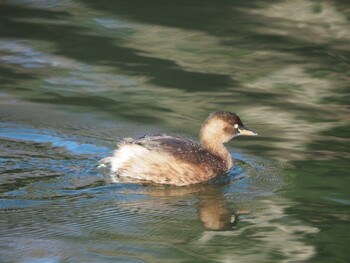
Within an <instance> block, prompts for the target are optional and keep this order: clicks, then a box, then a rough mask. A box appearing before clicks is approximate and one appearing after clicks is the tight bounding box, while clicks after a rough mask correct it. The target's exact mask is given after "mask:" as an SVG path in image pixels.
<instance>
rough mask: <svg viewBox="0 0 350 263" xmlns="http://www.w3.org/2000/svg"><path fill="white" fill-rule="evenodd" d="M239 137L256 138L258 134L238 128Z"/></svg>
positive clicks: (244, 128)
mask: <svg viewBox="0 0 350 263" xmlns="http://www.w3.org/2000/svg"><path fill="white" fill-rule="evenodd" d="M238 131H239V133H240V135H247V136H256V135H258V133H256V132H255V131H253V130H251V129H248V128H246V127H242V128H238Z"/></svg>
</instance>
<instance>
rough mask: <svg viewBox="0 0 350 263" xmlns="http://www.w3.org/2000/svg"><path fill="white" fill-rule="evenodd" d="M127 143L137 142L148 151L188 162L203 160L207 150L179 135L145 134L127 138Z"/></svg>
mask: <svg viewBox="0 0 350 263" xmlns="http://www.w3.org/2000/svg"><path fill="white" fill-rule="evenodd" d="M125 143H127V144H138V145H141V146H143V147H145V148H146V149H148V150H150V151H158V152H166V153H169V154H171V155H173V156H174V157H176V158H179V159H183V160H186V161H189V162H194V163H201V162H203V161H205V160H204V159H206V157H207V156H208V152H207V151H206V150H205V149H203V148H202V147H201V146H200V145H199V144H198V143H196V142H194V141H192V140H189V139H187V138H183V137H179V136H169V135H166V134H156V135H146V136H143V137H140V138H137V139H133V140H131V139H127V140H126V141H125Z"/></svg>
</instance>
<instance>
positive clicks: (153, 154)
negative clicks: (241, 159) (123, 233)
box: [100, 111, 257, 186]
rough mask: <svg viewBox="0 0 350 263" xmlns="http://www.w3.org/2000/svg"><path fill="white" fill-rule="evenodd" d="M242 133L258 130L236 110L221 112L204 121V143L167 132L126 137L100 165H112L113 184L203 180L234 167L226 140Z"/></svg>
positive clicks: (197, 181)
mask: <svg viewBox="0 0 350 263" xmlns="http://www.w3.org/2000/svg"><path fill="white" fill-rule="evenodd" d="M238 135H257V133H256V132H254V131H252V130H249V129H247V128H246V127H245V126H244V125H243V123H242V121H241V120H240V118H239V117H238V116H237V115H236V114H235V113H232V112H229V111H217V112H214V113H212V114H210V115H209V117H208V118H207V119H206V120H205V122H204V123H203V125H202V128H201V131H200V141H201V143H200V144H198V143H195V142H193V141H191V140H189V139H186V138H183V137H178V136H169V135H165V134H160V135H146V136H143V137H141V138H138V139H131V138H126V139H124V141H123V142H122V143H121V144H120V145H119V149H117V150H116V151H115V152H114V155H113V156H112V157H107V158H104V159H102V160H101V161H100V166H105V165H106V164H109V166H110V169H111V175H110V181H111V182H113V183H117V182H120V181H128V182H149V183H157V184H167V185H177V186H182V185H190V184H195V183H200V182H204V181H208V180H210V179H213V178H214V177H216V176H219V175H225V174H227V173H228V171H229V170H230V169H231V168H232V166H233V162H232V159H231V155H230V153H229V152H228V151H227V149H226V148H225V146H224V143H227V142H228V141H229V140H231V139H232V138H234V137H236V136H238Z"/></svg>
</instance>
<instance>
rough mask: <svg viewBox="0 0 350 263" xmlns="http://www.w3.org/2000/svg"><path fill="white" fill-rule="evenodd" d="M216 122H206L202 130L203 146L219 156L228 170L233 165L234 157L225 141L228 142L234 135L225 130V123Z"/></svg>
mask: <svg viewBox="0 0 350 263" xmlns="http://www.w3.org/2000/svg"><path fill="white" fill-rule="evenodd" d="M213 124H214V123H211V122H210V121H209V122H205V123H204V124H203V126H202V129H201V131H200V141H201V146H202V147H203V148H204V149H206V150H207V151H208V152H210V153H212V154H215V155H217V156H219V157H220V158H221V159H222V160H223V162H225V165H226V167H227V170H229V169H231V168H232V166H233V162H232V158H231V155H230V153H229V151H228V150H227V149H226V147H225V145H224V143H226V142H228V141H229V140H230V139H231V138H232V136H231V135H229V134H228V133H226V132H223V131H225V130H224V128H223V127H222V125H226V124H224V123H222V125H221V123H220V122H217V121H216V122H215V125H213Z"/></svg>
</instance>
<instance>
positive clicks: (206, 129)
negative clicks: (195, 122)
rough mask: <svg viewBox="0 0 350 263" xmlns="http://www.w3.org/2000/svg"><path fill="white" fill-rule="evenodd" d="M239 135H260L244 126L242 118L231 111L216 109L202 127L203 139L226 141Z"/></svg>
mask: <svg viewBox="0 0 350 263" xmlns="http://www.w3.org/2000/svg"><path fill="white" fill-rule="evenodd" d="M239 135H247V136H254V135H258V134H257V133H256V132H255V131H253V130H250V129H248V128H247V127H245V126H244V124H243V123H242V121H241V119H240V118H239V117H238V116H237V115H236V114H235V113H233V112H230V111H216V112H213V113H212V114H210V115H209V117H208V118H207V119H206V120H205V122H204V123H203V126H202V129H201V134H200V136H201V141H202V142H204V141H206V142H209V141H211V142H219V143H226V142H228V141H229V140H231V139H232V138H234V137H236V136H239Z"/></svg>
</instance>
